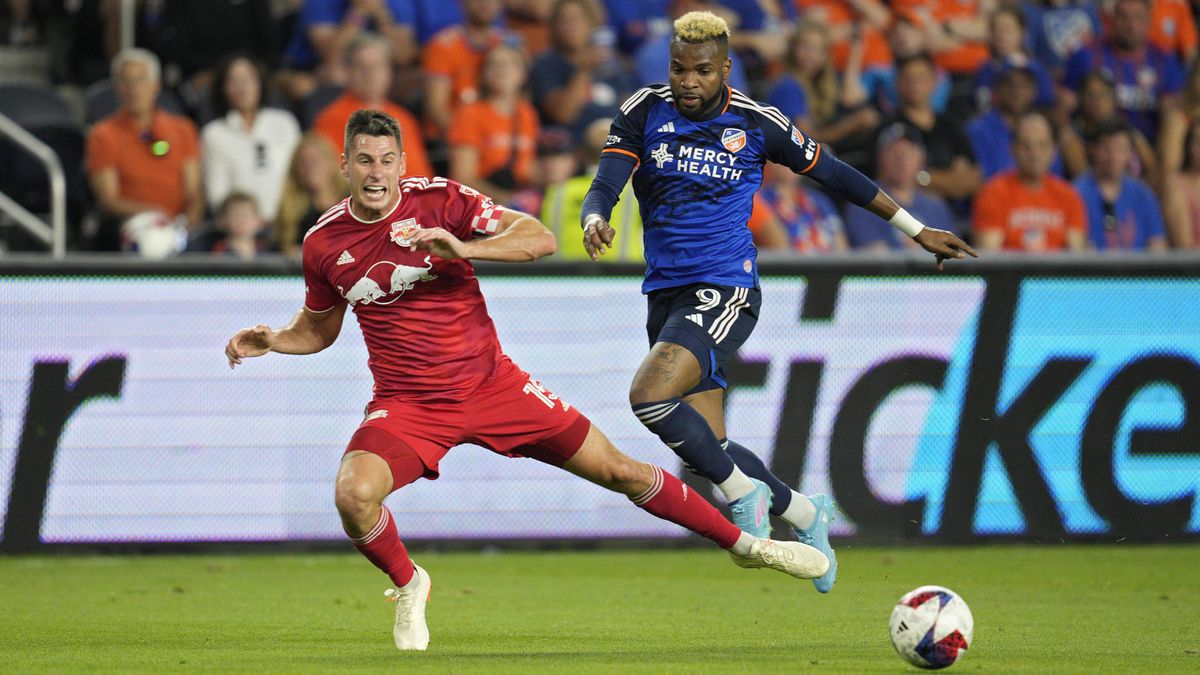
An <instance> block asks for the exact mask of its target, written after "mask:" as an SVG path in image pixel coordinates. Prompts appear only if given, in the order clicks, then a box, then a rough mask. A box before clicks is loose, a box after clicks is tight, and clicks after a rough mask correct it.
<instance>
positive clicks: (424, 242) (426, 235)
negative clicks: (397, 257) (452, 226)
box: [409, 227, 468, 260]
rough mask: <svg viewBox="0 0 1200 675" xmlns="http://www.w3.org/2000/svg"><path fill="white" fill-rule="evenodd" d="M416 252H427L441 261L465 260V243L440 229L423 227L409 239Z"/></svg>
mask: <svg viewBox="0 0 1200 675" xmlns="http://www.w3.org/2000/svg"><path fill="white" fill-rule="evenodd" d="M409 241H410V242H412V247H413V248H414V249H416V250H418V251H429V252H430V253H432V254H434V255H436V256H437V257H439V258H441V259H442V260H458V259H460V258H466V257H468V256H467V247H466V243H465V242H463V241H462V240H461V239H459V238H458V237H456V236H454V235H453V234H451V233H450V232H449V231H447V230H446V229H445V228H441V227H423V228H421V229H419V230H417V231H416V233H414V234H413V235H412V237H411V238H410V239H409Z"/></svg>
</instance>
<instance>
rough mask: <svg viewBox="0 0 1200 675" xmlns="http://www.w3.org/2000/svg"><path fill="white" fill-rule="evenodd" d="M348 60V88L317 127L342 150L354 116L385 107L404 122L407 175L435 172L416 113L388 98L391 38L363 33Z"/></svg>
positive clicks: (319, 117) (322, 115) (351, 46)
mask: <svg viewBox="0 0 1200 675" xmlns="http://www.w3.org/2000/svg"><path fill="white" fill-rule="evenodd" d="M345 60H346V72H347V75H348V78H347V82H346V91H344V92H342V95H341V96H339V97H337V98H336V99H334V100H333V103H330V104H329V105H328V106H327V107H326V108H325V109H324V110H322V111H321V113H320V114H319V115H317V119H316V121H315V122H314V123H313V128H314V129H315V130H316V131H317V133H319V134H321V135H322V136H324V137H325V140H327V141H329V145H330V147H332V148H336V149H337V150H338V152H339V153H340V152H341V150H342V148H343V147H345V144H346V141H345V138H343V134H344V133H345V129H346V120H348V119H350V115H352V114H353V113H354V111H356V110H360V109H363V108H374V109H376V110H381V111H383V112H385V113H387V114H389V115H391V116H392V117H394V118H396V121H397V122H399V123H400V135H401V136H402V137H403V138H402V140H403V142H404V156H405V158H406V160H407V173H405V174H404V175H405V176H432V175H434V174H433V167H432V166H431V165H430V163H429V155H428V153H427V152H426V151H425V138H424V136H423V135H422V134H421V124H420V122H418V121H417V118H416V117H414V116H413V114H412V113H410V112H408V111H407V110H405V109H404V108H403V107H402V106H400V105H397V104H396V103H393V102H392V101H390V100H388V98H387V92H388V90H389V89H390V88H391V86H392V65H391V64H392V57H391V47H390V46H389V45H388V43H387V41H386V40H384V39H383V38H381V37H379V36H377V35H374V34H372V33H365V34H363V35H360V36H359V37H357V38H355V39H354V40H353V41H352V42H351V43H350V44H349V45H348V46H347V47H346V54H345Z"/></svg>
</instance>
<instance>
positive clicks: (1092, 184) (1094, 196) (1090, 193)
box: [1075, 120, 1167, 251]
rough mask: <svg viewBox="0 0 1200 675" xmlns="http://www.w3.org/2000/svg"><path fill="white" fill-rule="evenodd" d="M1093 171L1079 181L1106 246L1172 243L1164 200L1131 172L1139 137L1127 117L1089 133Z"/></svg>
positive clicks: (1092, 225)
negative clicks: (1161, 205)
mask: <svg viewBox="0 0 1200 675" xmlns="http://www.w3.org/2000/svg"><path fill="white" fill-rule="evenodd" d="M1088 154H1089V155H1090V156H1091V160H1092V170H1091V171H1089V172H1087V173H1085V174H1083V175H1082V176H1080V177H1079V178H1078V179H1077V180H1076V181H1075V188H1076V189H1077V190H1078V191H1079V196H1080V197H1082V198H1083V205H1084V208H1085V209H1086V210H1087V219H1088V238H1089V239H1090V240H1091V243H1092V246H1094V247H1095V248H1097V249H1100V250H1113V249H1118V250H1119V249H1135V250H1152V251H1162V250H1166V248H1167V238H1166V234H1165V229H1164V227H1163V219H1162V210H1161V209H1160V208H1159V204H1158V199H1157V198H1156V197H1155V196H1154V192H1153V191H1151V190H1150V188H1149V186H1147V185H1146V184H1145V183H1143V182H1142V181H1140V180H1138V179H1136V178H1134V177H1132V176H1130V175H1129V163H1130V161H1131V160H1132V159H1133V139H1132V137H1131V135H1130V128H1129V125H1128V124H1127V123H1126V122H1124V121H1123V120H1115V121H1113V122H1110V123H1107V124H1102V125H1100V126H1099V127H1098V128H1097V129H1096V130H1095V132H1094V133H1093V134H1092V136H1090V137H1089V138H1088Z"/></svg>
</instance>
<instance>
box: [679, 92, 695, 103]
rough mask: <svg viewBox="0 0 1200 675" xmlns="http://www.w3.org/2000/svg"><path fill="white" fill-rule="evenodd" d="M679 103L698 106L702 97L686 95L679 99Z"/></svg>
mask: <svg viewBox="0 0 1200 675" xmlns="http://www.w3.org/2000/svg"><path fill="white" fill-rule="evenodd" d="M679 102H680V103H686V104H687V105H696V104H697V103H699V102H700V97H699V96H696V95H695V94H684V95H683V96H680V97H679Z"/></svg>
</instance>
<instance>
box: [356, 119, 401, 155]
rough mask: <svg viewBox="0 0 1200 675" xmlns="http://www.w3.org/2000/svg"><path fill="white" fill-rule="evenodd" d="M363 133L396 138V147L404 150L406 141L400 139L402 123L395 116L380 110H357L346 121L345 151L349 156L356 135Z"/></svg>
mask: <svg viewBox="0 0 1200 675" xmlns="http://www.w3.org/2000/svg"><path fill="white" fill-rule="evenodd" d="M359 134H363V135H365V136H391V137H392V138H394V139H396V147H398V148H400V150H404V142H403V141H402V140H401V139H400V123H399V122H397V121H396V118H395V117H392V116H391V115H389V114H387V113H385V112H381V111H379V110H355V111H354V114H353V115H351V116H350V119H349V120H348V121H347V122H346V145H345V148H344V151H345V153H346V155H347V156H349V155H350V145H351V143H353V142H354V137H355V136H357V135H359Z"/></svg>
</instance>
